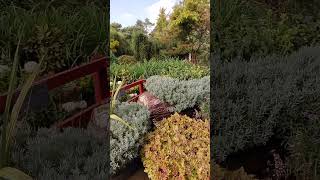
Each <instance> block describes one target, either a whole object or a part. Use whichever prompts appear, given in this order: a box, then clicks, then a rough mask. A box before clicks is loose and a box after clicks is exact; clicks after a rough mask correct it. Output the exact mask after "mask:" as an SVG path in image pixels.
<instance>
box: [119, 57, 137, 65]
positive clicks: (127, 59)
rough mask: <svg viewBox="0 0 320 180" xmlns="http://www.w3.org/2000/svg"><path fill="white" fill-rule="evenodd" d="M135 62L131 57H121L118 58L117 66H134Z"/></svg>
mask: <svg viewBox="0 0 320 180" xmlns="http://www.w3.org/2000/svg"><path fill="white" fill-rule="evenodd" d="M136 62H137V60H136V59H135V58H134V57H133V56H129V55H122V56H120V57H118V64H134V63H136Z"/></svg>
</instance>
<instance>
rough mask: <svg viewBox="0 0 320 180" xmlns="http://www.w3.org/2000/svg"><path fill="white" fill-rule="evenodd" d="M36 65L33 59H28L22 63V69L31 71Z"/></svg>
mask: <svg viewBox="0 0 320 180" xmlns="http://www.w3.org/2000/svg"><path fill="white" fill-rule="evenodd" d="M38 67H39V64H38V63H37V62H35V61H29V62H26V63H25V64H24V70H25V71H26V72H27V73H32V72H34V71H36V70H37V68H38Z"/></svg>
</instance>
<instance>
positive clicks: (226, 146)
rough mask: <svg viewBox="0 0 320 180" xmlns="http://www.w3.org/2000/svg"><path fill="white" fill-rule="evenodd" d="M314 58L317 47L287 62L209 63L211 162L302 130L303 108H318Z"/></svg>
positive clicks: (318, 69) (319, 66) (319, 64)
mask: <svg viewBox="0 0 320 180" xmlns="http://www.w3.org/2000/svg"><path fill="white" fill-rule="evenodd" d="M319 52H320V48H319V47H313V48H312V47H309V48H303V49H301V50H300V51H298V52H296V53H294V54H292V55H290V56H288V57H280V56H269V57H267V58H261V59H254V60H252V61H250V62H241V61H236V60H235V61H233V62H230V63H224V64H220V63H217V62H218V61H219V60H217V61H216V60H214V61H213V62H216V63H215V66H216V67H217V68H215V71H214V74H213V76H212V89H211V91H212V92H214V93H213V96H212V101H213V102H214V103H211V105H212V106H210V109H211V117H212V121H213V122H212V123H213V126H212V127H213V128H212V129H211V130H212V134H213V136H212V138H213V141H214V142H215V143H213V146H214V147H212V148H213V150H214V151H215V154H214V157H215V158H216V159H217V160H219V161H223V160H224V158H225V157H226V156H227V155H228V154H230V153H232V152H236V151H238V150H243V149H245V148H249V147H253V146H255V145H262V144H265V143H266V142H267V141H268V140H269V139H270V138H271V137H272V136H273V135H275V136H276V137H279V138H281V139H283V138H285V139H287V138H290V136H291V135H292V133H293V132H295V128H296V127H297V125H298V124H302V125H303V124H305V122H304V121H303V119H304V118H303V114H304V113H306V112H307V111H309V108H307V107H308V105H310V104H311V103H314V102H319V96H320V79H319V73H320V53H319ZM311 109H312V108H311ZM313 109H314V108H313ZM304 128H308V127H307V126H305V127H304Z"/></svg>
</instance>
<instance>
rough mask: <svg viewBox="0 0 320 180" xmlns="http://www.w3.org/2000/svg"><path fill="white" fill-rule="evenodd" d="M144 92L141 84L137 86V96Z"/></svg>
mask: <svg viewBox="0 0 320 180" xmlns="http://www.w3.org/2000/svg"><path fill="white" fill-rule="evenodd" d="M143 92H144V91H143V82H141V83H140V84H139V94H142V93H143Z"/></svg>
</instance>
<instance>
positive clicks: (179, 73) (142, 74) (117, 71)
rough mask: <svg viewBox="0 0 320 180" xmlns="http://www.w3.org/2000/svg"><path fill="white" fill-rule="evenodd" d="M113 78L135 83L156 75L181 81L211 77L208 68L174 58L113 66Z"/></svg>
mask: <svg viewBox="0 0 320 180" xmlns="http://www.w3.org/2000/svg"><path fill="white" fill-rule="evenodd" d="M110 69H111V76H115V75H117V76H118V77H119V79H124V78H125V79H126V80H127V81H130V82H131V81H135V80H138V79H142V78H145V79H146V78H148V77H151V76H154V75H161V76H169V77H173V78H177V79H181V80H187V79H195V78H202V77H204V76H207V75H209V69H208V68H207V67H203V66H198V65H193V64H190V63H187V62H185V61H181V60H178V59H174V58H167V59H166V60H158V59H152V60H150V61H145V62H142V63H137V64H133V65H119V64H115V63H113V64H111V67H110Z"/></svg>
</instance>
